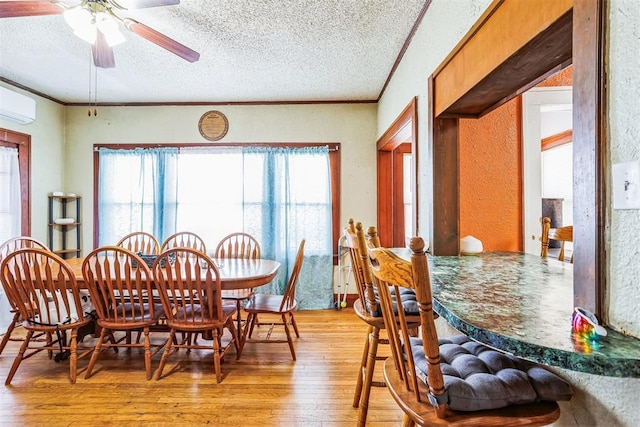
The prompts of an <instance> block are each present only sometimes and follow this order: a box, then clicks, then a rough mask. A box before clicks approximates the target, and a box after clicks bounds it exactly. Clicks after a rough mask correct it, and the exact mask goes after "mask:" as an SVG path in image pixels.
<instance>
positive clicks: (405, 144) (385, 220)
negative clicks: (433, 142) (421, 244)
mask: <svg viewBox="0 0 640 427" xmlns="http://www.w3.org/2000/svg"><path fill="white" fill-rule="evenodd" d="M417 105H418V99H417V97H414V98H412V99H411V101H410V102H409V104H408V105H407V106H406V107H405V108H404V110H402V113H400V115H399V116H398V117H397V118H396V119H395V120H394V122H393V123H392V124H391V125H390V126H389V127H388V128H387V130H386V131H385V132H384V133H383V134H382V136H380V138H379V139H378V141H377V143H376V147H377V150H378V162H377V163H378V165H377V166H378V172H377V180H378V233H379V236H380V244H381V245H382V246H385V247H401V246H404V245H405V235H404V206H403V192H402V181H400V182H397V181H398V179H397V177H398V174H400V176H402V174H403V170H402V161H401V160H398V159H401V158H402V156H399V155H398V154H404V153H406V152H410V153H411V154H412V157H411V172H412V178H413V179H412V183H411V187H412V188H411V190H412V196H413V199H412V201H411V204H412V213H411V217H412V218H413V226H412V234H413V235H414V236H417V235H418V184H417V182H418V175H417V170H418V168H417V164H418V108H417ZM398 163H399V165H398ZM394 182H395V183H396V184H395V186H394Z"/></svg>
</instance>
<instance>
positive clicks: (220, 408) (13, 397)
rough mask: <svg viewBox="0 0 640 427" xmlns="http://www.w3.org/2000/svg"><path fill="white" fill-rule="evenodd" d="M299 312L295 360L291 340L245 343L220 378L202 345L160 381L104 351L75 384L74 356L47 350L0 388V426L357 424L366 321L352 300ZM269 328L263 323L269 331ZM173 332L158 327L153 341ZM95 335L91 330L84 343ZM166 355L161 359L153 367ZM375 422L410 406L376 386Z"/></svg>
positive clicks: (124, 355)
mask: <svg viewBox="0 0 640 427" xmlns="http://www.w3.org/2000/svg"><path fill="white" fill-rule="evenodd" d="M295 316H296V319H297V323H298V326H299V329H300V338H298V339H295V338H294V340H295V341H296V344H295V345H296V347H295V349H296V356H297V359H298V360H297V361H296V362H293V361H292V360H291V354H290V352H289V348H288V346H287V344H266V345H265V344H251V343H247V345H246V346H245V348H244V351H243V354H242V358H241V359H240V360H235V350H231V351H230V352H229V353H228V354H227V360H225V361H224V362H223V364H222V373H223V380H222V382H221V383H220V384H217V383H216V378H215V374H214V372H213V358H212V356H211V353H210V352H207V351H203V350H201V351H192V352H191V354H186V352H185V351H180V352H179V353H177V354H175V355H173V356H172V357H171V358H170V359H169V361H168V362H167V367H166V368H165V377H164V378H162V379H160V380H159V381H156V380H153V379H152V380H150V381H147V380H146V379H145V373H144V361H143V357H142V354H141V353H139V352H138V349H134V350H131V351H129V352H128V351H126V350H125V349H121V350H120V352H119V353H118V354H115V353H114V352H113V351H110V352H108V353H102V354H101V355H100V358H99V359H98V362H97V363H96V367H95V369H94V372H93V376H92V377H91V378H89V379H88V380H85V379H84V369H85V367H86V365H87V363H88V359H82V360H80V361H79V362H78V367H79V369H80V371H79V373H78V381H77V383H76V384H74V385H71V384H69V381H68V361H64V362H61V363H56V362H54V361H52V360H49V359H48V358H47V355H46V353H39V354H37V355H36V356H34V357H32V358H31V359H28V360H25V361H24V362H23V363H22V365H21V366H20V368H19V369H18V372H17V373H16V376H15V377H14V379H13V381H12V384H11V385H10V386H6V387H3V388H2V389H1V390H2V391H0V424H2V425H5V424H6V425H30V426H31V425H44V424H46V425H47V426H70V425H74V426H83V425H110V424H120V425H122V424H131V423H135V424H136V425H139V424H149V425H174V426H177V425H180V426H182V425H200V424H212V425H224V426H258V425H260V426H353V425H355V424H356V421H357V413H358V410H357V409H356V408H353V407H352V406H351V403H352V399H353V391H354V387H355V383H356V378H357V375H358V372H357V371H358V366H359V362H360V357H361V352H362V346H363V344H364V339H365V337H366V333H367V328H366V325H364V324H363V323H362V322H361V321H360V320H359V319H358V318H357V317H356V315H355V314H354V313H353V310H352V309H350V308H345V309H343V310H341V311H336V310H318V311H298V312H296V314H295ZM260 320H261V321H265V320H266V316H265V318H264V319H263V317H261V318H260ZM20 329H21V328H18V330H19V331H20ZM266 329H267V327H265V326H263V327H261V328H260V331H261V333H262V334H264V333H265V332H266ZM20 332H22V331H20ZM275 334H276V332H275V331H274V336H275ZM165 336H166V335H164V334H156V335H155V338H154V341H155V342H161V341H162V339H163V338H164V337H165ZM90 343H92V339H90V338H89V337H87V338H86V339H85V344H90ZM18 346H19V343H18V342H10V343H9V345H8V346H7V348H6V349H5V351H4V352H3V354H2V355H1V356H0V380H2V383H4V379H5V378H6V376H7V373H8V371H9V368H10V366H11V363H12V362H13V358H14V357H15V354H16V352H17V350H18ZM383 350H386V349H383ZM160 355H161V353H159V354H157V355H156V356H155V357H154V358H153V369H154V370H155V369H156V367H157V365H158V361H159V358H160ZM228 356H231V357H228ZM381 366H382V363H378V372H377V375H376V377H377V378H381V370H380V368H381ZM172 369H175V370H174V371H172ZM367 421H368V422H367V425H368V426H383V425H384V426H389V425H400V424H401V421H402V411H401V410H400V409H399V408H398V407H397V406H396V404H395V402H394V401H393V399H392V398H391V396H390V395H389V392H388V391H387V390H386V389H385V388H376V387H374V388H373V389H372V391H371V400H370V403H369V415H368V419H367Z"/></svg>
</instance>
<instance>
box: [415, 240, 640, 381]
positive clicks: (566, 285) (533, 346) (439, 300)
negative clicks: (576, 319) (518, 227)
mask: <svg viewBox="0 0 640 427" xmlns="http://www.w3.org/2000/svg"><path fill="white" fill-rule="evenodd" d="M403 255H404V254H403ZM429 268H430V273H431V286H432V289H433V298H434V310H435V311H436V312H437V313H438V314H439V315H440V316H441V317H443V318H444V319H445V320H447V321H448V322H449V323H450V324H451V325H452V326H453V327H454V328H456V329H458V330H459V331H460V332H462V333H464V334H467V335H468V336H469V337H471V338H473V339H474V340H477V341H479V342H482V343H484V344H487V345H489V346H491V347H494V348H497V349H500V350H503V351H506V352H508V353H512V354H514V355H516V356H518V357H522V358H524V359H528V360H532V361H535V362H539V363H543V364H546V365H550V366H558V367H561V368H566V369H571V370H574V371H580V372H587V373H591V374H596V375H605V376H613V377H635V378H638V377H640V340H638V339H636V338H633V337H627V336H624V335H622V334H620V333H617V332H615V331H613V330H611V329H608V331H607V332H608V334H607V336H606V337H600V339H599V340H598V341H587V340H585V339H583V338H582V337H581V336H579V335H577V334H574V333H573V331H572V328H571V316H572V313H573V309H574V307H573V265H572V264H570V263H562V262H560V261H557V260H555V259H549V258H546V259H545V258H541V257H539V256H536V255H527V254H522V253H514V252H491V253H482V254H479V255H473V256H429Z"/></svg>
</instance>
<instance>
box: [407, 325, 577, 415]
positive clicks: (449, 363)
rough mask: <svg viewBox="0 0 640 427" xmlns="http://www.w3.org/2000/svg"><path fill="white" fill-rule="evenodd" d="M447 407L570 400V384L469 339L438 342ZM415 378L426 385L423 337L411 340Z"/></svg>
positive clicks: (474, 408) (476, 408)
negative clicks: (416, 376)
mask: <svg viewBox="0 0 640 427" xmlns="http://www.w3.org/2000/svg"><path fill="white" fill-rule="evenodd" d="M439 344H440V359H441V363H440V369H441V370H442V375H443V378H444V385H445V396H446V403H447V404H448V405H449V407H450V408H451V409H453V410H456V411H479V410H484V409H497V408H503V407H505V406H510V405H515V404H523V403H532V402H536V401H542V400H547V401H558V400H569V399H571V396H572V395H573V390H572V387H571V385H570V384H569V383H568V382H566V381H565V380H563V379H562V378H560V377H559V376H557V375H556V374H554V373H552V372H550V371H548V370H546V369H544V368H543V367H541V366H540V365H538V364H535V363H532V362H528V361H525V360H522V359H519V358H517V357H514V356H511V355H508V354H505V353H501V352H499V351H496V350H493V349H491V348H489V347H487V346H485V345H483V344H480V343H478V342H475V341H473V340H471V339H470V338H469V337H467V336H466V335H459V336H455V337H449V338H441V339H439ZM411 348H412V351H413V356H414V360H415V363H416V374H417V375H418V377H419V378H421V379H422V380H423V381H424V382H425V384H428V378H427V360H426V358H425V354H424V350H423V347H422V340H421V339H420V338H411Z"/></svg>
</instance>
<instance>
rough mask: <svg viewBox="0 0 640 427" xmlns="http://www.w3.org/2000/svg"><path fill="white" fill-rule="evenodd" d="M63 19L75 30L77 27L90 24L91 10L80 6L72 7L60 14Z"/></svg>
mask: <svg viewBox="0 0 640 427" xmlns="http://www.w3.org/2000/svg"><path fill="white" fill-rule="evenodd" d="M62 16H64V20H65V21H66V22H67V24H69V26H70V27H71V28H72V29H73V30H74V31H75V30H76V29H78V28H82V27H85V26H88V25H91V21H92V16H91V12H89V11H88V10H87V9H84V8H82V7H72V8H71V9H67V10H65V11H64V13H63V14H62Z"/></svg>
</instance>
